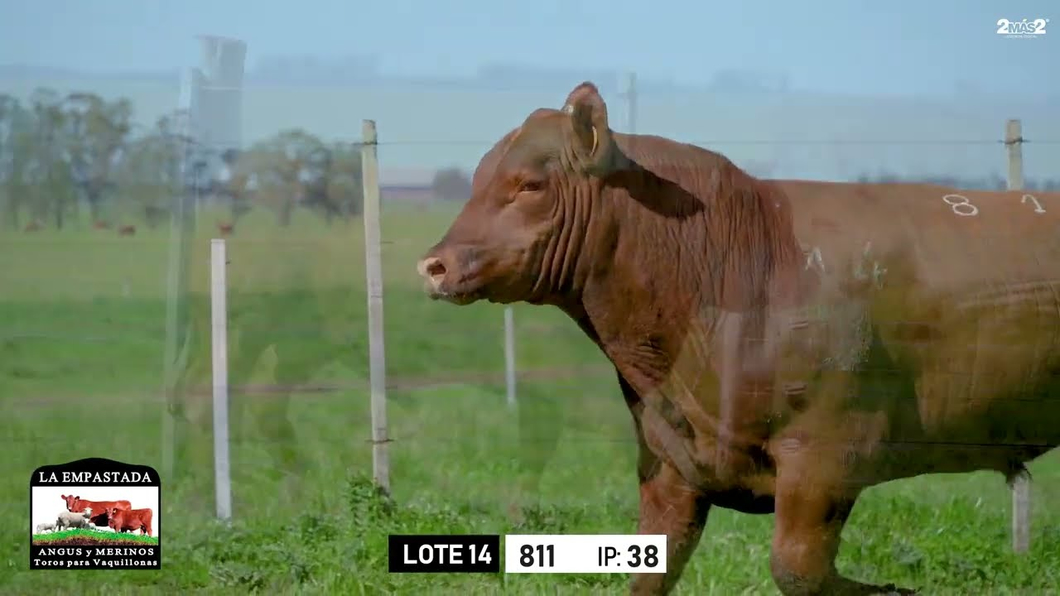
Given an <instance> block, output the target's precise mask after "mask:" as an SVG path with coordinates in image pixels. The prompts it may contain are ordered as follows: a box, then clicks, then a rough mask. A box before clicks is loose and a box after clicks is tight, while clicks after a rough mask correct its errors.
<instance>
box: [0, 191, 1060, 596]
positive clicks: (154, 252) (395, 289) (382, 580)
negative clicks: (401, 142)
mask: <svg viewBox="0 0 1060 596" xmlns="http://www.w3.org/2000/svg"><path fill="white" fill-rule="evenodd" d="M453 214H454V212H453V211H452V210H451V209H450V210H448V211H444V210H443V211H413V210H404V211H401V210H388V211H387V212H386V213H385V214H384V218H385V220H384V230H383V236H384V240H385V242H386V244H385V245H384V246H383V267H384V271H385V275H386V284H385V316H386V333H387V335H386V342H387V344H386V358H387V369H388V376H389V379H390V380H389V383H390V385H391V387H390V389H389V392H388V397H389V423H390V432H391V435H392V438H393V442H392V443H390V445H389V449H390V454H391V460H392V472H391V474H392V485H393V502H392V503H390V502H387V501H384V500H382V499H380V498H379V497H378V495H376V493H375V491H374V490H373V488H372V484H371V481H370V478H371V447H370V445H369V444H368V443H367V440H368V438H369V437H370V423H369V403H368V391H367V386H366V381H367V378H366V377H367V366H368V348H367V340H366V337H367V335H366V332H365V329H366V320H365V301H366V298H365V291H364V287H365V282H364V251H363V242H362V236H363V233H362V228H361V223H360V222H359V221H357V222H353V223H351V224H349V225H346V224H334V225H333V226H331V227H326V226H325V225H324V224H323V223H321V222H320V221H319V220H318V219H317V218H316V217H315V216H313V215H311V214H309V213H299V214H298V215H297V217H296V219H295V222H294V224H293V225H292V227H291V228H290V229H288V230H285V231H282V232H281V231H279V230H277V229H276V228H275V226H274V225H273V224H272V220H271V217H270V215H269V214H268V213H267V212H263V211H262V212H254V213H252V214H250V215H249V216H248V217H247V219H246V220H245V221H240V224H239V228H238V229H237V231H236V235H235V236H234V237H233V238H231V239H230V240H229V242H228V254H229V259H230V261H231V264H230V265H229V272H228V276H229V287H230V290H229V298H228V300H229V309H230V323H229V324H230V333H231V338H230V339H231V345H230V367H233V370H235V369H237V368H238V370H240V371H243V373H244V374H245V379H246V381H245V384H247V385H251V386H254V387H268V386H272V385H276V384H285V383H289V382H299V383H302V384H315V385H319V386H325V385H326V386H329V387H331V390H328V391H320V390H309V389H306V390H305V391H302V392H299V393H295V394H294V395H292V396H291V399H290V401H289V402H286V401H284V400H283V399H281V398H280V397H278V396H277V395H276V394H275V392H272V391H266V390H255V391H249V392H247V393H241V394H233V395H232V398H231V403H232V408H231V414H230V416H231V432H232V447H231V454H232V467H233V500H234V523H233V525H232V526H231V527H230V528H227V527H222V526H219V525H217V524H215V523H213V522H212V521H211V516H212V497H211V495H212V490H213V489H212V468H210V467H209V465H208V463H209V454H210V449H211V448H212V444H211V443H210V439H209V437H210V433H209V424H210V418H209V397H208V396H209V383H210V377H209V375H208V366H207V368H206V369H205V372H204V371H203V370H201V369H200V371H199V372H197V373H196V375H195V376H194V379H193V380H194V384H195V385H196V386H197V387H198V388H199V389H200V390H197V391H195V392H194V396H193V397H191V398H189V402H188V403H189V404H192V406H194V407H192V406H189V408H191V409H195V408H198V410H197V411H198V412H200V413H202V412H203V411H205V417H204V418H200V419H199V421H200V422H199V426H198V427H197V428H195V429H193V430H196V431H197V432H198V434H196V435H194V436H195V439H194V441H195V442H194V444H191V447H190V448H189V453H190V455H189V456H188V457H190V458H192V460H191V461H199V462H200V465H199V467H198V468H197V471H198V475H197V476H182V477H181V478H172V479H171V478H166V477H163V478H162V490H163V493H162V503H163V505H162V506H163V511H162V515H161V516H160V517H159V518H156V519H159V521H158V523H159V524H160V527H161V528H164V530H165V531H164V534H165V535H164V537H163V540H162V543H163V553H164V555H163V556H164V560H163V570H162V571H160V572H153V571H83V570H76V571H63V572H49V571H35V572H30V571H28V570H27V569H28V541H27V534H28V532H27V531H26V526H27V523H28V519H27V518H26V517H24V516H27V515H28V509H29V504H28V502H27V498H28V495H29V491H28V487H27V484H28V480H29V477H30V474H31V472H32V471H33V470H34V469H35V468H36V467H38V466H40V465H43V464H50V463H59V462H64V461H69V460H74V459H80V458H82V457H91V456H98V457H107V458H113V459H117V460H123V461H129V462H134V463H145V464H149V465H152V466H154V467H156V468H159V469H161V465H162V463H161V461H162V440H161V428H162V419H163V414H162V405H163V401H162V392H161V388H162V382H163V381H162V373H163V368H162V362H163V354H164V346H165V339H166V337H165V335H166V334H165V323H164V322H165V280H166V274H167V238H168V228H166V229H159V230H153V231H152V230H145V229H142V226H138V227H139V228H141V229H138V234H137V235H136V236H135V237H132V238H128V237H125V238H119V237H118V236H117V235H116V234H115V233H114V232H113V231H110V232H101V231H96V230H90V229H88V228H87V226H85V225H83V224H81V225H80V228H74V229H69V230H64V231H62V232H56V231H54V230H49V231H42V232H39V233H36V234H22V233H11V232H6V231H5V232H0V407H2V409H3V412H4V414H5V415H4V416H3V417H0V444H2V445H3V446H4V447H5V448H6V457H4V458H2V460H0V492H2V496H3V502H4V503H7V504H9V505H10V507H9V510H10V512H9V514H8V515H6V516H4V518H3V521H0V593H3V594H30V593H58V594H65V593H69V594H97V593H99V594H104V593H106V594H126V593H129V594H132V593H137V594H139V593H184V592H203V593H218V594H221V593H224V594H228V593H245V592H251V591H258V592H261V593H282V594H287V593H313V594H315V593H321V594H323V593H334V594H438V593H458V594H495V593H496V594H500V593H503V594H557V593H559V594H613V593H623V592H624V591H625V589H626V586H627V583H628V576H626V575H594V576H589V575H569V576H568V575H563V576H550V575H510V576H481V575H441V576H423V575H390V574H388V573H387V568H386V557H387V550H386V537H387V534H388V533H467V532H472V533H499V534H504V533H509V532H512V533H612V534H613V533H632V532H634V531H635V524H636V513H637V488H636V481H635V475H634V467H633V462H634V455H635V447H634V444H633V436H632V429H631V424H630V421H629V417H628V414H627V412H626V411H625V407H624V404H623V402H622V399H621V397H620V394H619V392H618V388H617V383H616V381H615V378H614V374H613V372H611V371H609V369H608V368H607V365H606V360H605V359H604V358H603V356H602V355H600V354H598V353H597V352H596V349H595V347H594V346H592V344H591V343H590V342H589V341H588V340H587V339H586V338H584V337H583V336H582V335H581V333H580V332H579V331H578V330H577V328H576V327H575V325H574V324H573V323H571V322H570V321H568V320H566V319H565V318H564V316H563V315H562V314H561V313H559V312H558V311H555V310H553V309H547V308H535V307H530V306H526V305H518V306H516V307H515V318H516V327H517V338H518V339H517V350H518V352H517V360H518V367H519V370H520V371H523V373H525V375H526V376H525V378H524V379H523V380H521V383H520V386H519V391H520V393H519V399H520V406H519V409H518V411H517V412H513V411H509V410H508V408H507V407H506V405H505V397H504V387H503V367H504V359H503V350H502V347H503V332H502V321H503V315H502V309H501V307H499V306H495V305H486V304H483V305H474V306H470V307H464V308H458V307H454V306H451V305H446V304H441V303H436V302H432V301H430V300H428V299H427V298H426V297H425V296H424V295H423V294H422V291H421V287H420V282H419V280H418V279H417V278H416V274H415V261H416V258H417V257H418V256H419V255H420V254H421V253H422V252H423V251H424V250H425V249H426V248H427V247H429V246H430V245H431V244H433V243H434V242H435V241H437V240H438V239H439V238H440V237H441V234H442V233H443V232H444V230H445V228H446V226H447V224H448V222H449V221H450V220H451V218H452V216H453ZM214 220H215V217H214V216H213V215H211V214H204V215H203V217H202V219H201V220H200V226H199V228H200V230H201V231H200V233H199V234H198V236H197V238H196V239H195V241H194V251H193V253H192V261H191V262H192V268H191V277H190V280H189V286H190V290H191V295H190V301H191V304H192V311H193V313H194V315H195V316H196V317H197V319H196V320H197V321H198V322H199V324H200V326H202V327H208V324H209V319H208V317H209V312H208V309H207V308H208V298H207V295H206V289H207V282H208V278H209V274H208V270H207V263H208V251H209V242H208V238H209V236H210V231H211V230H212V229H213V222H214ZM198 339H199V340H200V341H198V342H197V343H195V345H196V346H197V347H196V352H195V354H193V356H197V357H198V358H199V359H200V361H204V362H206V363H207V365H208V362H209V353H208V352H207V351H206V344H204V343H203V341H202V340H203V338H202V337H199V338H198ZM273 344H276V346H277V347H269V346H271V345H273ZM259 355H260V357H258V356H259ZM202 359H205V360H202ZM288 403H289V406H286V405H285V404H288ZM285 407H286V408H287V410H286V413H287V414H289V416H290V419H291V421H292V426H291V428H290V429H288V432H290V438H289V439H287V443H285V444H283V445H278V444H277V442H278V441H279V440H281V439H280V438H278V437H283V436H285V435H284V434H283V432H282V431H281V430H277V428H278V427H277V426H276V425H275V422H276V420H279V419H283V418H284V415H285V409H284V408H285ZM189 436H190V435H189ZM189 441H191V439H189ZM277 447H286V448H288V449H293V450H294V452H295V453H296V456H297V462H298V464H297V465H298V469H299V471H300V472H301V474H300V478H298V479H297V480H291V479H284V478H282V477H281V475H279V474H278V473H277V469H276V465H275V460H274V459H273V455H274V454H275V453H276V449H277ZM1031 472H1032V473H1033V474H1034V484H1033V499H1034V501H1033V511H1032V519H1033V531H1032V548H1031V551H1030V552H1029V553H1027V554H1025V555H1022V556H1017V555H1014V554H1013V553H1012V552H1011V548H1010V537H1009V533H1010V531H1009V528H1010V523H1011V522H1010V500H1011V497H1010V493H1009V492H1008V490H1007V487H1006V486H1005V484H1004V482H1003V481H1002V479H1001V477H1000V476H998V475H996V474H985V473H984V474H970V475H957V476H928V477H921V478H916V479H912V480H907V481H902V482H896V483H892V484H889V485H886V486H881V487H877V488H874V489H871V490H869V491H868V492H867V493H866V494H865V496H864V497H863V498H862V499H861V500H860V501H859V504H858V506H857V508H856V509H855V511H854V514H853V517H852V519H851V520H850V522H849V524H848V526H847V529H846V531H845V533H844V543H843V546H842V549H841V551H840V555H839V561H838V565H839V567H840V569H841V571H843V572H844V573H847V574H850V575H853V576H856V577H857V578H859V579H864V580H868V581H876V582H888V581H893V582H895V583H898V584H900V585H911V586H919V587H921V588H923V589H924V590H925V593H928V594H986V593H990V594H1010V593H1011V594H1016V593H1020V594H1042V593H1053V592H1055V590H1056V588H1055V586H1057V585H1060V506H1058V504H1060V454H1051V455H1050V456H1049V457H1047V458H1043V459H1042V460H1041V461H1039V462H1036V463H1035V464H1034V465H1032V466H1031ZM297 495H300V496H297ZM516 503H518V504H519V505H521V510H520V509H517V508H514V507H513V504H516ZM23 512H25V513H23ZM771 529H772V516H749V515H743V514H738V513H734V512H731V511H726V510H719V509H715V510H714V511H712V512H711V517H710V521H709V523H708V527H707V531H706V534H705V535H704V539H703V541H702V543H701V545H700V547H699V549H698V550H697V552H696V554H695V556H694V557H693V559H692V562H691V563H690V566H689V567H688V569H687V570H686V572H685V574H684V578H683V580H682V582H681V584H680V585H679V589H678V593H680V594H686V595H691V594H696V595H699V594H719V595H726V596H727V595H731V594H774V593H776V589H775V588H774V587H773V584H772V581H771V579H770V577H769V559H768V554H769V543H770V533H771Z"/></svg>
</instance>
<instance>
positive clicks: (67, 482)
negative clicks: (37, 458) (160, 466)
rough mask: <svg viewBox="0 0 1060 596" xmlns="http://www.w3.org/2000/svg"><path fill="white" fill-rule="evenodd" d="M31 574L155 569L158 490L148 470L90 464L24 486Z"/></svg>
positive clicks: (47, 473)
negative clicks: (53, 571)
mask: <svg viewBox="0 0 1060 596" xmlns="http://www.w3.org/2000/svg"><path fill="white" fill-rule="evenodd" d="M29 486H30V489H29V493H30V495H29V502H30V506H29V525H30V532H29V534H30V547H29V568H30V569H160V568H161V567H162V542H161V526H162V523H161V511H162V507H161V494H160V493H161V483H160V482H159V478H158V472H156V471H155V469H154V468H152V467H150V466H142V465H137V464H127V463H122V462H119V461H114V460H111V459H103V458H89V459H81V460H78V461H73V462H69V463H65V464H58V465H48V466H42V467H40V468H37V469H36V470H34V472H33V476H32V477H31V478H30V481H29Z"/></svg>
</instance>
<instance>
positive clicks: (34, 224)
mask: <svg viewBox="0 0 1060 596" xmlns="http://www.w3.org/2000/svg"><path fill="white" fill-rule="evenodd" d="M43 229H44V225H42V224H41V223H40V222H39V221H31V222H29V223H28V224H26V227H24V228H22V231H23V232H37V231H39V230H43Z"/></svg>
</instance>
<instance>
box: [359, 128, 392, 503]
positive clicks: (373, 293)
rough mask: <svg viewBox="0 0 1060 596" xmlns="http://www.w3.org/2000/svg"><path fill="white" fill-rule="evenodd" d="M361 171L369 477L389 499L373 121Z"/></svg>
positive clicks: (365, 140) (365, 131) (365, 134)
mask: <svg viewBox="0 0 1060 596" xmlns="http://www.w3.org/2000/svg"><path fill="white" fill-rule="evenodd" d="M362 136H363V139H362V142H361V169H362V170H361V171H362V173H363V178H364V209H363V214H362V217H363V218H364V256H365V265H366V267H365V274H366V276H367V278H368V287H367V289H368V371H369V373H368V374H369V381H368V382H369V385H370V387H371V396H372V474H373V477H374V478H375V482H376V484H378V485H379V487H380V488H381V489H382V490H383V492H384V493H385V494H387V495H390V454H389V451H388V449H387V447H388V445H387V444H388V443H389V442H390V439H389V438H388V436H387V423H386V361H385V351H384V342H383V265H382V259H381V256H380V253H381V252H382V250H381V238H380V227H381V226H380V198H379V163H378V160H377V155H376V149H377V145H378V142H377V137H376V130H375V121H374V120H365V121H364V122H363V126H362Z"/></svg>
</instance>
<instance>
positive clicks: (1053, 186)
mask: <svg viewBox="0 0 1060 596" xmlns="http://www.w3.org/2000/svg"><path fill="white" fill-rule="evenodd" d="M857 181H858V182H863V183H866V182H879V183H882V182H916V183H921V184H938V185H941V186H950V187H953V188H966V189H969V190H1005V189H1006V188H1008V182H1007V181H1006V180H1005V178H1003V177H1002V176H1001V175H1000V174H997V173H993V174H990V175H987V176H982V177H974V176H941V175H937V176H932V175H927V176H901V175H899V174H895V173H893V172H880V173H879V174H862V175H860V176H858V179H857ZM1023 188H1024V190H1028V191H1037V190H1042V191H1054V190H1060V178H1037V179H1033V178H1024V180H1023Z"/></svg>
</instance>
